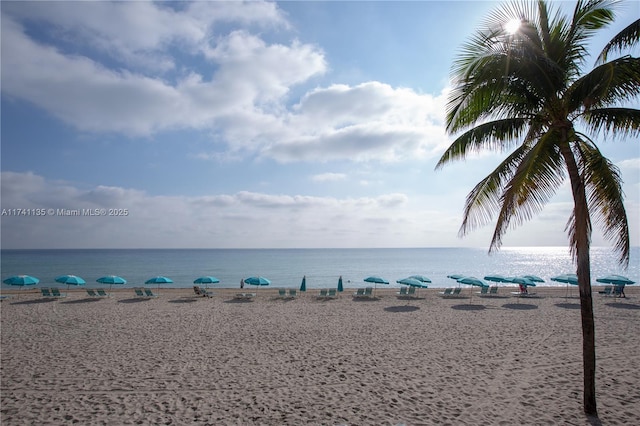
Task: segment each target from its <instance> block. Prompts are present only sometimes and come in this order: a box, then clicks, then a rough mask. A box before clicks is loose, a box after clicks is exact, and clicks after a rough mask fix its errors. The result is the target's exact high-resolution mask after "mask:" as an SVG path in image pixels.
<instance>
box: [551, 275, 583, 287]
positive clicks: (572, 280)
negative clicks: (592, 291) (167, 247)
mask: <svg viewBox="0 0 640 426" xmlns="http://www.w3.org/2000/svg"><path fill="white" fill-rule="evenodd" d="M551 281H556V282H559V283H565V284H572V285H578V276H577V275H576V274H562V275H558V276H555V277H551Z"/></svg>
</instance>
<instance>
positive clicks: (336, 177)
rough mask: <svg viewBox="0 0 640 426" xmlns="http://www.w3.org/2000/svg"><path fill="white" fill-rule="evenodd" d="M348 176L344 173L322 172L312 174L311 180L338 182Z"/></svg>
mask: <svg viewBox="0 0 640 426" xmlns="http://www.w3.org/2000/svg"><path fill="white" fill-rule="evenodd" d="M346 178H347V175H346V174H344V173H321V174H318V175H314V176H311V180H312V181H314V182H337V181H341V180H345V179H346Z"/></svg>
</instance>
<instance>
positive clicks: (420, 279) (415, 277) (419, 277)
mask: <svg viewBox="0 0 640 426" xmlns="http://www.w3.org/2000/svg"><path fill="white" fill-rule="evenodd" d="M408 278H413V279H414V280H418V281H420V282H423V283H430V282H431V280H430V279H429V278H427V277H425V276H424V275H411V276H410V277H408Z"/></svg>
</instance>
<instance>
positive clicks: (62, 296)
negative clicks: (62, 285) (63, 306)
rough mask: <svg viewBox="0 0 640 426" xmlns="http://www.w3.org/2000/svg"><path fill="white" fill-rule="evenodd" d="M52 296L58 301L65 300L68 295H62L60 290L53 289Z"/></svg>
mask: <svg viewBox="0 0 640 426" xmlns="http://www.w3.org/2000/svg"><path fill="white" fill-rule="evenodd" d="M51 295H52V296H53V297H55V298H57V299H63V298H65V297H67V295H66V293H60V289H59V288H57V287H53V288H52V289H51Z"/></svg>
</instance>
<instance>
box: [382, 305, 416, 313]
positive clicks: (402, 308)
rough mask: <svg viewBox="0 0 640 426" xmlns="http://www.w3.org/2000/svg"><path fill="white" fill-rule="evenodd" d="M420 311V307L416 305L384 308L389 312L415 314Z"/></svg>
mask: <svg viewBox="0 0 640 426" xmlns="http://www.w3.org/2000/svg"><path fill="white" fill-rule="evenodd" d="M418 309H420V308H419V307H418V306H414V305H402V306H387V307H386V308H384V310H385V311H387V312H413V311H417V310H418Z"/></svg>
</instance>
